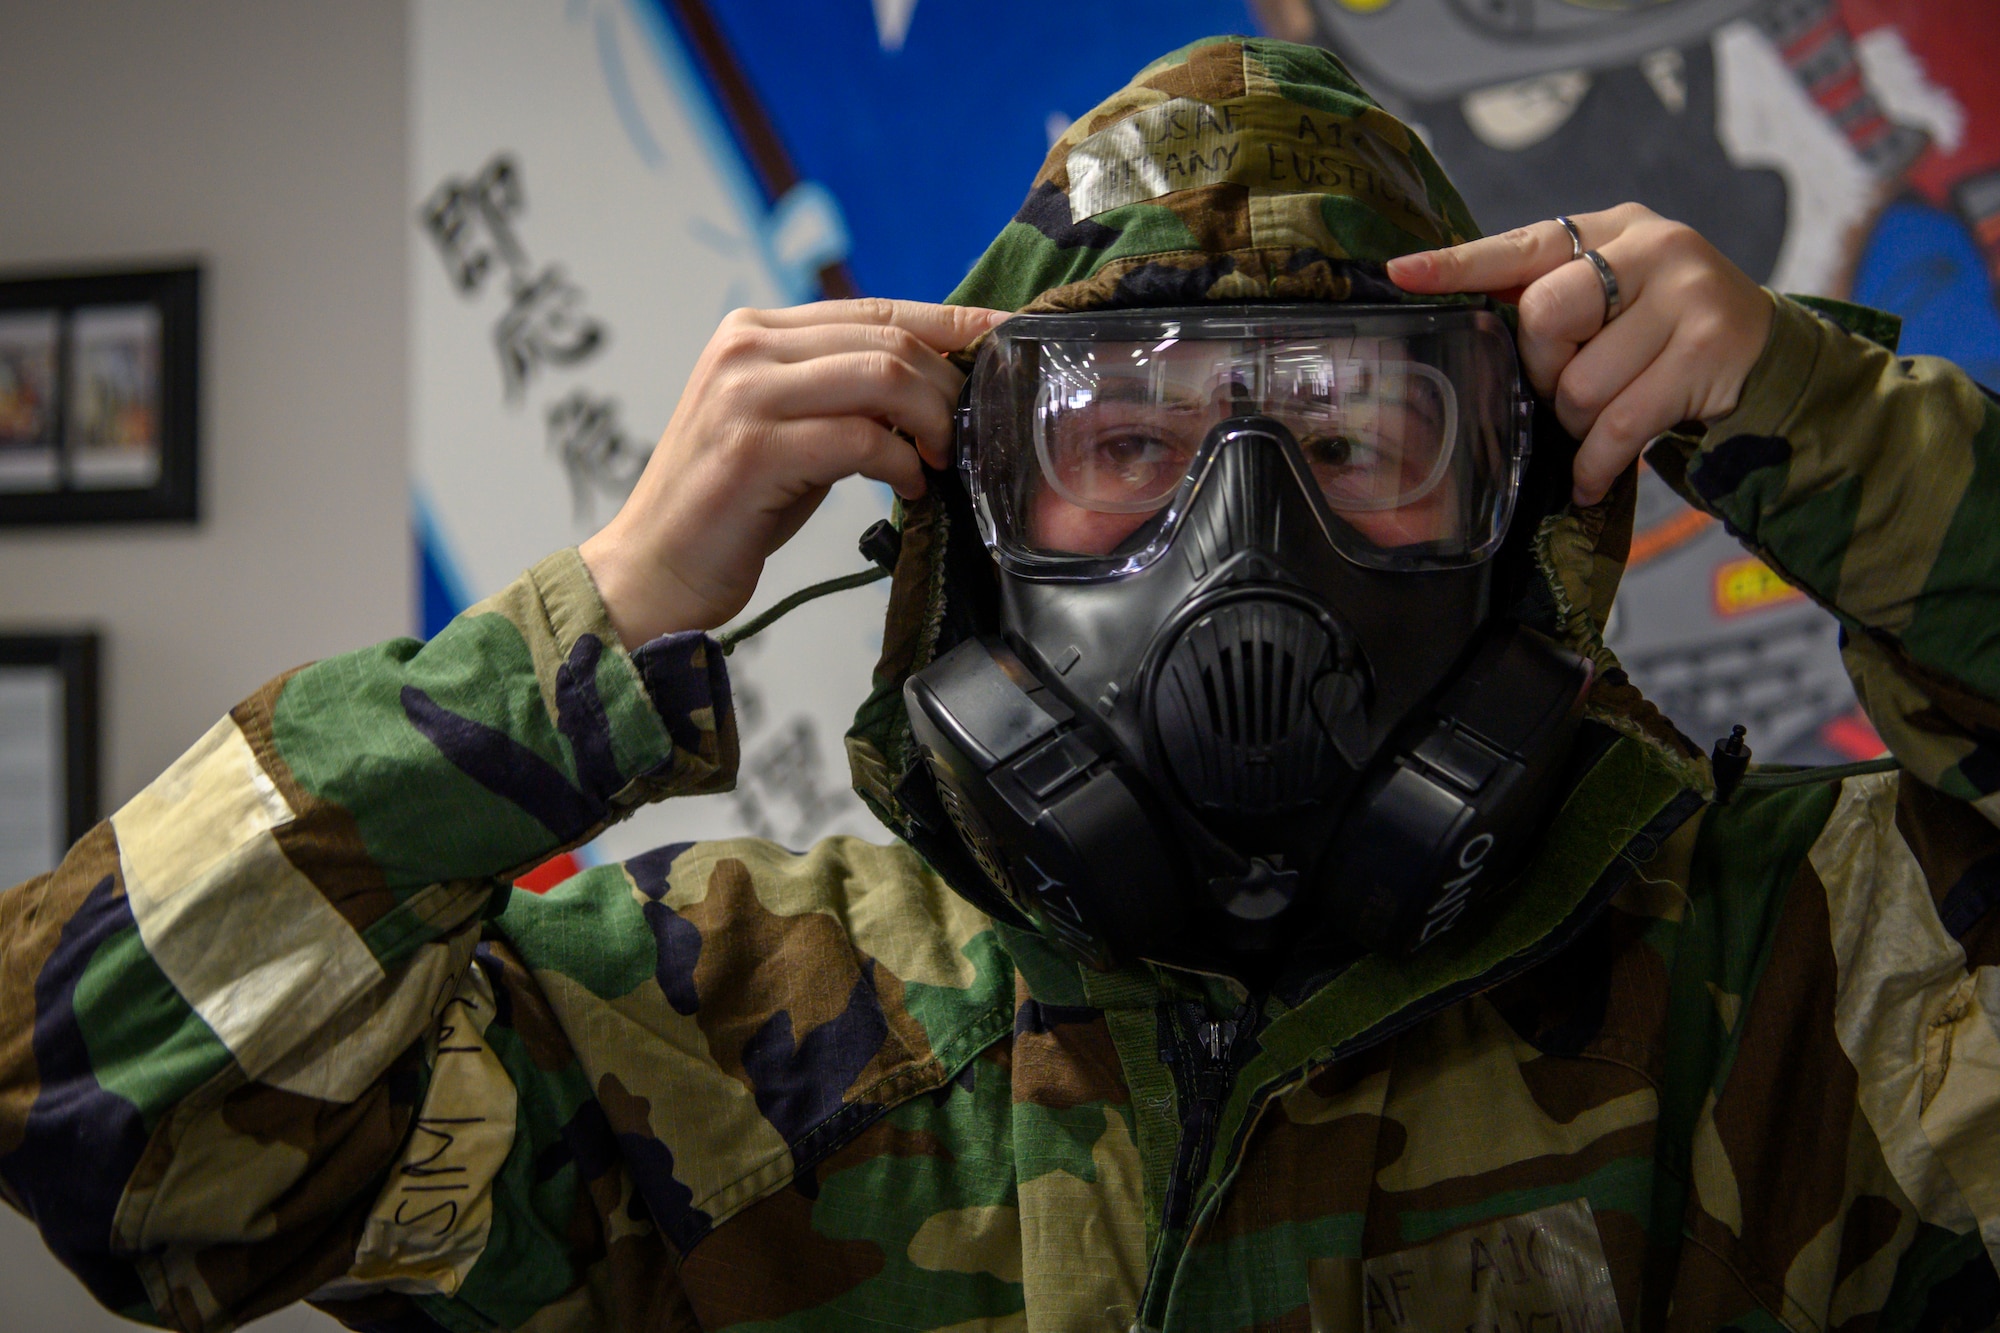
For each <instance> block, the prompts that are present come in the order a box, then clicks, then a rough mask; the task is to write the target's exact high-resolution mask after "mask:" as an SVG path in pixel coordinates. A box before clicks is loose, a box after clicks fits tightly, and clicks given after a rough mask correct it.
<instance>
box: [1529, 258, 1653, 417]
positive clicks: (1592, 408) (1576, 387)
mask: <svg viewBox="0 0 2000 1333" xmlns="http://www.w3.org/2000/svg"><path fill="white" fill-rule="evenodd" d="M1596 285H1597V283H1596V280H1595V278H1594V277H1593V278H1592V281H1591V286H1592V287H1595V286H1596ZM1596 299H1598V300H1599V301H1600V303H1601V301H1602V293H1601V292H1600V293H1598V295H1597V298H1596ZM1656 305H1657V303H1655V304H1651V305H1643V306H1638V307H1636V308H1634V309H1632V310H1630V311H1628V312H1626V313H1625V314H1623V315H1620V316H1619V317H1618V318H1616V319H1614V320H1612V321H1611V322H1610V323H1609V324H1606V325H1605V326H1604V327H1603V329H1602V330H1600V331H1599V332H1598V334H1597V336H1596V337H1594V338H1591V339H1589V340H1588V341H1586V342H1585V343H1584V344H1583V346H1582V347H1581V348H1579V349H1578V350H1577V351H1576V352H1575V354H1574V355H1573V356H1572V357H1571V358H1570V360H1569V362H1568V364H1566V365H1565V366H1563V368H1562V370H1561V372H1560V373H1559V374H1558V376H1557V378H1556V382H1555V384H1554V385H1553V387H1552V388H1551V389H1549V390H1544V391H1543V393H1544V395H1545V396H1546V397H1548V398H1549V399H1550V401H1551V402H1552V403H1553V404H1554V406H1555V412H1556V419H1557V420H1558V421H1560V422H1562V426H1563V429H1564V430H1566V431H1568V432H1569V433H1570V434H1571V435H1572V436H1573V437H1575V438H1576V439H1579V440H1580V439H1582V438H1583V437H1584V435H1585V433H1586V432H1588V431H1589V430H1590V428H1591V426H1592V425H1594V424H1595V423H1596V421H1597V418H1598V415H1599V414H1600V413H1602V412H1603V411H1604V409H1605V408H1606V407H1608V406H1610V405H1611V403H1612V401H1613V400H1614V399H1616V398H1617V397H1618V395H1619V394H1620V393H1622V392H1624V390H1625V386H1626V385H1628V384H1630V383H1632V382H1633V381H1634V380H1636V379H1638V378H1639V376H1640V375H1641V374H1643V373H1644V372H1645V370H1646V367H1648V366H1650V365H1652V364H1653V362H1654V361H1655V360H1656V359H1658V357H1659V355H1660V353H1661V352H1662V351H1664V350H1665V349H1666V346H1667V344H1668V343H1669V342H1671V341H1672V339H1673V336H1674V328H1675V323H1674V320H1673V318H1672V317H1671V316H1670V315H1668V314H1666V313H1665V312H1663V311H1661V310H1659V309H1657V308H1656ZM1524 355H1525V353H1524Z"/></svg>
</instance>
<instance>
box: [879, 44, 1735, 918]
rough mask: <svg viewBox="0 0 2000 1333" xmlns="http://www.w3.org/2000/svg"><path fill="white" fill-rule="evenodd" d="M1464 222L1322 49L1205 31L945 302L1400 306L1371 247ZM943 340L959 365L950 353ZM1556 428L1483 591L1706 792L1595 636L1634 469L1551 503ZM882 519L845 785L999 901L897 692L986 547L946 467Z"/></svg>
mask: <svg viewBox="0 0 2000 1333" xmlns="http://www.w3.org/2000/svg"><path fill="white" fill-rule="evenodd" d="M1479 234H1480V232H1479V229H1478V226H1477V224H1476V223H1474V221H1473V220H1472V217H1471V215H1470V213H1469V212H1468V211H1467V210H1466V207H1465V203H1464V201H1463V200H1461V199H1460V198H1459V196H1458V192H1457V191H1456V190H1455V189H1453V187H1452V185H1451V183H1450V181H1448V180H1447V179H1446V178H1445V175H1444V172H1443V170H1442V169H1441V168H1440V167H1439V166H1438V164H1437V162H1436V160H1435V159H1434V158H1433V157H1432V156H1431V154H1430V151H1429V150H1428V149H1427V148H1425V146H1424V145H1423V143H1422V141H1421V140H1419V139H1418V138H1417V137H1416V136H1415V135H1414V134H1412V133H1411V132H1410V130H1409V128H1408V127H1407V126H1405V125H1404V124H1403V123H1402V122H1401V121H1399V120H1397V119H1396V118H1395V117H1394V116H1392V115H1390V114H1389V113H1388V112H1386V111H1384V110H1382V109H1381V108H1380V107H1379V106H1377V105H1375V103H1374V102H1373V101H1372V100H1371V99H1370V98H1369V97H1368V95H1367V93H1365V92H1363V91H1362V89H1361V87H1360V85H1359V84H1357V83H1356V82H1355V80H1354V78H1353V76H1352V75H1351V74H1349V73H1348V71H1347V69H1346V68H1345V67H1344V66H1343V65H1342V64H1341V63H1340V61H1339V60H1338V59H1337V58H1336V57H1335V56H1334V55H1333V54H1332V53H1330V52H1328V51H1325V50H1321V49H1318V48H1315V47H1307V46H1298V45H1293V44H1290V43H1286V42H1279V41H1272V40H1267V39H1261V38H1241V37H1221V38H1211V39H1208V40H1205V41H1201V42H1196V43H1194V44H1193V45H1191V46H1188V47H1185V48H1183V49H1181V50H1179V51H1175V52H1173V53H1171V54H1169V55H1166V56H1163V57H1161V58H1160V59H1159V60H1156V61H1154V62H1153V63H1152V64H1150V65H1148V66H1147V67H1146V68H1145V69H1143V70H1141V71H1140V72H1139V74H1138V75H1137V77H1135V78H1134V79H1133V80H1132V82H1131V83H1130V84H1129V85H1127V86H1126V87H1125V88H1123V89H1121V90H1120V91H1118V92H1117V93H1115V94H1113V95H1112V96H1111V97H1110V98H1108V99H1107V100H1106V101H1105V102H1103V103H1102V104H1101V105H1099V106H1098V107H1097V108H1096V109H1095V110H1093V111H1091V112H1089V113H1088V114H1086V115H1084V116H1082V117H1080V118H1079V119H1078V120H1076V121H1075V122H1074V123H1073V124H1072V125H1071V126H1070V127H1069V129H1068V130H1067V131H1065V132H1064V134H1063V135H1062V137H1061V138H1060V139H1058V140H1057V141H1056V143H1055V144H1054V145H1053V146H1052V147H1051V148H1050V150H1049V154H1048V157H1047V159H1046V160H1045V161H1044V162H1043V164H1042V168H1041V171H1040V172H1039V173H1037V175H1036V177H1035V180H1034V184H1033V186H1032V187H1031V188H1030V190H1029V191H1028V196H1027V199H1026V200H1025V202H1023V204H1022V205H1021V209H1020V211H1019V212H1018V213H1017V214H1016V215H1015V217H1014V219H1013V221H1012V222H1010V223H1009V224H1008V225H1007V227H1006V228H1005V229H1004V230H1002V231H1001V233H1000V235H999V236H998V237H997V238H996V239H995V240H994V242H993V244H992V245H991V246H990V247H988V249H987V251H986V253H985V254H984V255H983V256H981V258H980V259H979V261H978V262H977V263H976V264H974V265H973V267H972V270H971V272H970V273H968V274H967V275H966V278H965V280H964V281H963V282H961V283H960V284H959V286H958V288H957V290H955V291H954V292H953V293H952V294H951V296H950V297H949V298H947V299H948V300H950V301H951V302H953V303H955V304H965V305H982V306H989V307H993V308H996V309H1008V310H1017V311H1022V312H1030V313H1034V312H1058V311H1081V310H1104V309H1115V308H1120V307H1133V306H1168V305H1193V304H1200V303H1241V302H1249V301H1261V300H1271V301H1362V302H1368V303H1372V304H1386V303H1400V302H1403V301H1406V300H1410V299H1412V298H1410V297H1408V296H1407V295H1406V294H1405V293H1404V292H1403V291H1402V290H1401V289H1400V288H1398V287H1396V286H1395V284H1394V283H1392V282H1390V281H1389V279H1388V277H1387V276H1386V274H1385V272H1384V264H1385V263H1386V261H1388V260H1389V259H1392V258H1394V257H1395V256H1397V255H1402V254H1409V253H1412V252H1415V251H1420V250H1427V249H1434V248H1437V247H1440V246H1447V245H1455V244H1458V243H1461V242H1463V241H1467V240H1470V239H1473V238H1475V237H1477V236H1478V235H1479ZM1423 299H1424V300H1426V301H1435V300H1437V299H1438V298H1434V297H1426V298H1423ZM1505 313H1506V314H1507V315H1508V316H1509V317H1510V318H1511V315H1512V312H1511V310H1508V311H1506V312H1505ZM961 355H962V358H963V363H964V364H967V365H969V364H970V357H971V355H972V352H971V350H968V351H967V352H966V353H964V354H961ZM1574 447H1575V446H1574V444H1573V443H1572V442H1571V441H1569V440H1568V439H1567V438H1566V437H1564V436H1563V435H1562V433H1561V431H1560V429H1559V428H1558V427H1557V426H1556V425H1555V423H1554V420H1553V417H1552V416H1550V415H1549V414H1547V413H1546V412H1545V413H1543V414H1542V415H1541V416H1540V418H1539V419H1538V422H1537V431H1536V441H1535V458H1534V459H1533V460H1532V462H1531V466H1530V471H1529V475H1528V479H1527V482H1526V484H1525V486H1524V491H1523V496H1522V500H1521V505H1520V508H1519V509H1518V510H1517V512H1516V515H1515V518H1514V523H1513V527H1514V531H1513V532H1512V533H1511V534H1510V536H1509V539H1508V542H1507V545H1506V547H1505V548H1503V550H1502V552H1501V553H1500V555H1499V556H1497V557H1496V559H1497V560H1498V561H1499V562H1500V564H1501V566H1502V578H1501V579H1500V581H1499V583H1498V585H1497V587H1496V605H1500V606H1507V605H1509V604H1516V603H1517V604H1516V605H1515V606H1514V614H1515V616H1516V617H1517V618H1519V619H1521V620H1522V621H1523V622H1524V623H1527V624H1529V625H1531V626H1533V627H1534V628H1537V629H1540V630H1542V631H1543V632H1545V633H1547V634H1549V635H1550V636H1551V637H1553V638H1556V639H1558V640H1560V641H1562V642H1564V643H1566V644H1568V645H1569V646H1571V647H1573V648H1575V649H1576V650H1577V651H1579V652H1581V653H1583V654H1585V655H1586V656H1589V657H1591V658H1593V659H1594V660H1595V662H1596V664H1597V669H1598V678H1597V683H1596V685H1595V687H1594V688H1593V690H1592V694H1591V698H1590V707H1589V713H1590V715H1591V716H1593V717H1595V718H1596V719H1597V720H1599V721H1602V722H1605V723H1607V724H1608V725H1610V726H1612V727H1613V728H1614V729H1615V730H1618V731H1620V732H1623V733H1625V734H1627V735H1630V736H1632V737H1634V738H1637V739H1643V740H1644V741H1645V742H1646V743H1647V745H1648V746H1649V748H1651V749H1652V750H1653V751H1654V752H1655V754H1656V756H1657V758H1658V759H1660V760H1662V761H1664V763H1665V766H1666V767H1667V768H1668V769H1669V770H1671V771H1673V772H1674V773H1675V774H1676V775H1677V776H1679V778H1680V779H1681V781H1683V782H1684V783H1685V784H1687V785H1689V786H1693V787H1696V788H1698V789H1706V787H1707V785H1708V775H1707V763H1706V760H1705V759H1704V758H1703V757H1702V755H1701V753H1700V751H1699V750H1698V749H1697V748H1696V747H1694V746H1693V745H1692V744H1690V743H1689V742H1688V741H1687V740H1686V739H1685V738H1684V737H1682V736H1681V735H1680V734H1679V733H1678V732H1676V731H1674V729H1673V728H1672V727H1671V726H1670V725H1669V724H1668V723H1667V722H1666V721H1665V719H1664V718H1662V717H1661V716H1660V714H1659V713H1658V712H1657V711H1656V710H1655V709H1654V708H1653V707H1652V706H1651V705H1650V704H1648V703H1646V702H1645V701H1644V700H1643V699H1642V698H1641V697H1640V696H1639V694H1638V692H1637V691H1636V690H1635V689H1634V688H1633V687H1632V686H1631V685H1630V683H1629V682H1628V681H1627V679H1626V677H1625V674H1624V672H1623V671H1622V670H1620V669H1619V668H1618V665H1617V662H1616V660H1615V658H1613V657H1612V655H1611V653H1610V651H1609V650H1608V649H1607V648H1606V647H1605V646H1604V642H1603V639H1602V631H1603V628H1604V625H1605V622H1606V620H1607V618H1608V616H1609V614H1610V608H1611V600H1612V596H1613V594H1614V592H1615V591H1616V589H1617V585H1618V580H1619V577H1620V575H1621V574H1622V573H1623V570H1624V565H1625V558H1626V553H1627V548H1628V546H1629V542H1630V535H1631V524H1632V508H1633V500H1634V496H1635V494H1636V471H1634V472H1633V473H1628V474H1627V476H1626V477H1624V478H1623V479H1622V480H1621V482H1620V483H1619V484H1618V485H1617V486H1615V487H1614V488H1613V489H1612V491H1611V493H1610V495H1609V496H1607V497H1606V499H1605V500H1604V501H1603V502H1602V503H1601V504H1599V505H1597V506H1594V507H1591V508H1589V509H1583V510H1573V509H1569V508H1566V507H1565V506H1564V502H1563V497H1565V496H1566V495H1567V492H1568V480H1567V472H1568V467H1569V457H1570V453H1571V451H1573V449H1574ZM1538 520H1539V522H1538ZM901 527H902V533H903V544H902V550H901V554H900V557H899V560H898V563H897V566H896V570H895V580H894V583H893V585H892V592H891V596H890V603H889V614H888V623H887V628H886V632H885V635H884V644H883V655H882V659H881V661H880V663H879V664H878V666H877V669H876V675H875V683H874V690H873V692H872V693H871V695H870V697H869V699H868V701H867V703H866V704H864V705H863V706H862V708H861V710H860V712H859V713H858V715H857V717H856V720H855V726H854V729H853V730H852V731H851V732H850V733H849V736H848V755H849V761H850V766H851V768H852V771H853V777H854V783H855V790H856V791H857V792H859V793H860V795H861V796H862V798H863V799H864V800H865V801H866V802H867V803H868V805H869V807H870V808H871V809H873V810H874V811H875V812H876V814H877V815H878V816H879V817H881V818H882V819H883V820H884V821H885V822H886V823H888V824H889V826H890V827H892V828H894V829H896V830H897V831H898V832H899V833H901V834H903V835H904V836H905V837H906V838H908V839H909V840H910V841H911V842H912V843H914V844H915V845H916V846H917V847H918V849H919V850H920V851H922V852H923V853H924V854H925V856H926V857H927V858H928V859H930V860H931V861H932V863H933V864H934V865H936V866H937V867H938V869H939V870H940V871H941V873H943V874H944V875H945V876H946V877H947V879H949V880H951V881H952V882H953V884H954V885H955V886H956V887H958V888H959V889H960V891H961V892H965V893H967V896H969V897H972V898H974V900H975V901H978V902H980V903H981V905H982V906H985V907H987V908H988V909H989V910H993V911H996V912H998V913H999V914H1001V915H1011V913H1009V912H1008V911H1007V908H1006V907H1005V906H1004V905H1003V904H1000V903H999V902H997V901H996V900H995V895H994V894H992V893H990V892H986V888H987V884H988V880H987V876H986V875H984V874H982V873H981V872H980V871H978V870H977V869H976V868H975V867H973V866H972V865H971V863H970V862H969V860H968V859H967V858H966V857H965V856H964V855H963V853H961V852H960V851H959V850H958V848H957V846H956V844H955V839H953V838H952V836H951V835H950V833H949V832H948V831H942V830H940V829H939V828H938V827H936V824H937V821H935V820H934V819H929V820H927V818H926V814H927V812H928V811H930V810H932V809H934V808H935V806H936V796H935V794H934V791H933V789H932V783H931V779H930V777H929V774H928V770H927V769H926V768H925V767H924V765H923V764H922V763H921V762H920V760H919V757H918V754H917V751H916V749H915V747H914V745H913V743H912V741H911V736H910V728H909V723H908V720H907V718H906V716H905V713H904V708H903V700H902V685H903V681H904V680H905V679H906V678H907V677H908V676H909V675H910V673H912V672H913V671H917V670H920V669H921V668H923V667H924V666H925V665H927V664H928V663H930V662H931V661H933V660H934V659H935V658H936V657H937V656H938V655H940V654H941V653H942V652H943V651H945V650H946V649H948V648H950V647H951V646H952V645H953V644H954V643H956V642H958V641H959V640H961V639H962V638H964V637H965V636H966V635H968V634H970V633H976V632H980V631H983V630H989V629H991V628H993V627H994V624H995V621H994V614H995V610H994V595H993V573H992V566H991V562H990V559H989V558H988V556H987V553H986V552H985V550H984V548H983V546H982V545H981V542H980V538H979V535H978V533H977V532H976V531H975V529H974V525H973V522H972V516H971V511H970V509H969V507H967V505H966V504H965V502H964V498H963V492H962V491H961V490H960V489H959V487H958V486H957V485H956V484H955V479H954V478H952V477H946V476H934V477H933V485H932V487H931V489H930V493H929V494H928V495H927V496H926V497H925V498H924V499H923V500H921V501H918V502H916V503H914V504H911V505H908V506H906V507H905V508H904V509H903V510H902V513H901ZM941 831H942V834H943V836H941V837H940V836H936V835H937V834H939V833H940V832H941Z"/></svg>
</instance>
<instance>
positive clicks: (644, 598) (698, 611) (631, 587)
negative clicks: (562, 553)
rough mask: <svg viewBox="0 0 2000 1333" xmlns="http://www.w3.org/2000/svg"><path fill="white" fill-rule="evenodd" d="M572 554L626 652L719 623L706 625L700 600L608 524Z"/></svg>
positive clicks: (678, 579) (710, 627) (707, 623)
mask: <svg viewBox="0 0 2000 1333" xmlns="http://www.w3.org/2000/svg"><path fill="white" fill-rule="evenodd" d="M577 555H578V556H579V557H580V558H581V559H582V561H583V566H584V568H585V569H587V570H588V571H589V572H590V579H591V582H592V583H594V584H595V585H596V586H597V596H598V599H599V600H600V601H602V602H603V603H604V610H605V614H606V615H607V616H609V617H610V620H611V626H612V628H613V629H615V630H616V631H617V632H618V641H619V643H620V644H622V645H623V646H624V648H625V651H626V652H628V653H629V652H633V651H635V650H636V649H638V648H640V647H641V646H643V645H645V644H648V643H651V642H652V641H653V640H654V639H657V638H659V637H660V636H661V635H662V634H671V633H674V632H675V631H678V630H691V629H693V630H710V629H713V628H715V623H719V622H715V623H711V622H712V617H710V616H709V615H707V614H705V611H704V604H703V603H702V602H701V600H700V599H699V598H697V597H695V596H694V595H693V592H692V590H691V589H689V588H688V586H687V585H686V584H685V583H684V582H683V581H682V580H681V579H680V577H679V576H678V575H676V574H675V573H674V572H673V570H672V568H671V567H669V566H667V565H665V564H664V563H662V562H658V561H646V560H643V559H641V558H640V557H639V556H638V555H637V554H636V553H635V552H634V551H633V550H632V548H631V546H630V544H629V543H627V542H626V541H624V540H623V539H622V536H621V535H620V534H619V533H617V532H615V531H614V530H613V529H612V527H610V526H607V527H605V528H603V529H601V530H600V531H598V532H596V533H594V534H593V535H591V536H590V537H587V538H585V539H584V541H583V542H582V543H581V544H580V545H578V547H577Z"/></svg>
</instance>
